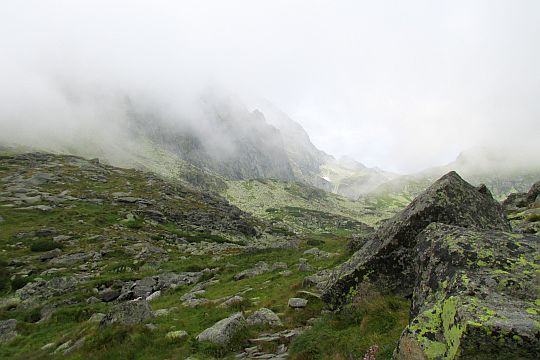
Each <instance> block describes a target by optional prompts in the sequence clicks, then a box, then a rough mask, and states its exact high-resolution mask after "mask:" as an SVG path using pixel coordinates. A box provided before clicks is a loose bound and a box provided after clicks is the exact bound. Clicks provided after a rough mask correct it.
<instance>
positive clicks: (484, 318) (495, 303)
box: [395, 224, 540, 360]
mask: <svg viewBox="0 0 540 360" xmlns="http://www.w3.org/2000/svg"><path fill="white" fill-rule="evenodd" d="M417 240H418V246H417V247H416V248H415V250H416V251H417V253H418V254H419V255H418V258H417V260H416V262H415V274H416V275H415V276H416V279H417V281H416V286H415V289H414V293H413V303H412V307H411V321H410V324H409V326H408V327H407V329H405V331H404V332H403V334H402V339H401V340H400V345H399V346H398V349H397V350H396V353H395V357H396V358H397V359H406V358H407V357H406V355H407V349H409V345H408V344H410V342H411V341H416V342H417V343H418V345H419V346H420V348H421V349H422V353H423V355H424V356H425V358H427V359H449V360H450V359H456V358H460V359H509V358H512V359H514V358H518V359H534V358H537V356H538V351H539V350H538V349H539V346H540V343H539V340H538V339H539V338H540V329H539V328H538V326H537V324H538V322H539V321H540V316H539V313H540V312H539V311H537V309H538V310H540V308H538V306H537V305H536V300H537V299H538V296H539V292H540V291H539V285H538V277H537V274H536V275H535V274H534V271H529V272H527V270H534V269H536V268H537V267H538V260H537V259H536V256H535V255H536V253H537V251H538V244H539V240H540V239H539V238H538V237H536V236H534V235H519V236H518V237H516V236H511V234H509V233H506V232H501V231H478V230H474V229H465V228H461V227H457V226H449V225H443V224H432V225H430V226H428V227H427V228H426V229H425V230H424V231H423V232H422V233H421V234H420V235H419V236H418V239H417ZM516 241H519V242H520V246H515V245H514V243H515V242H516ZM456 246H460V247H461V251H457V249H456ZM488 252H489V253H490V256H489V257H486V258H485V260H484V264H483V266H479V265H478V262H477V259H478V257H479V256H482V255H481V254H486V253H488ZM443 285H446V286H443Z"/></svg>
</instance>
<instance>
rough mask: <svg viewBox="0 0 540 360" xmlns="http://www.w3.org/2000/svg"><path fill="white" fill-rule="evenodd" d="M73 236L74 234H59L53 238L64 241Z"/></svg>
mask: <svg viewBox="0 0 540 360" xmlns="http://www.w3.org/2000/svg"><path fill="white" fill-rule="evenodd" d="M72 238H73V236H69V235H58V236H55V237H53V240H54V241H57V242H63V241H68V240H71V239H72Z"/></svg>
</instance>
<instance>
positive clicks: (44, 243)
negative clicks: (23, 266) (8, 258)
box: [30, 239, 64, 252]
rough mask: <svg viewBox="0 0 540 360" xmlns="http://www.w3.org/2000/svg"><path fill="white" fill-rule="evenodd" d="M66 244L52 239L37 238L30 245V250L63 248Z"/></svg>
mask: <svg viewBox="0 0 540 360" xmlns="http://www.w3.org/2000/svg"><path fill="white" fill-rule="evenodd" d="M63 247H64V246H63V245H62V244H60V243H59V242H56V241H54V240H50V239H41V240H36V241H34V242H33V243H32V244H31V245H30V251H33V252H42V251H50V250H54V249H62V248H63Z"/></svg>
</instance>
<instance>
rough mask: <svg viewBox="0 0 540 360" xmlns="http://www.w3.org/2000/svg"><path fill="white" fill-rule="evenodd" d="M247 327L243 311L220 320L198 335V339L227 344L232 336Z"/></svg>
mask: <svg viewBox="0 0 540 360" xmlns="http://www.w3.org/2000/svg"><path fill="white" fill-rule="evenodd" d="M245 327H246V319H245V318H244V315H242V313H241V312H239V313H236V314H233V315H231V316H229V317H228V318H225V319H223V320H220V321H218V322H217V323H215V324H214V325H213V326H212V327H210V328H208V329H206V330H204V331H203V332H202V333H200V334H199V335H198V336H197V340H198V341H201V342H202V341H208V342H211V343H213V344H216V345H222V346H226V345H227V344H229V342H230V341H231V340H232V338H233V337H234V336H235V335H236V334H237V333H238V332H240V331H242V330H243V329H244V328H245Z"/></svg>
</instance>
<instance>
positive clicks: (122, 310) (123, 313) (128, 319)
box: [100, 300, 154, 326]
mask: <svg viewBox="0 0 540 360" xmlns="http://www.w3.org/2000/svg"><path fill="white" fill-rule="evenodd" d="M152 318H154V312H153V311H152V308H151V307H150V305H149V304H148V302H147V301H146V300H134V301H128V302H125V303H121V304H118V305H116V306H115V307H113V308H112V309H111V311H110V312H109V313H108V314H107V315H106V316H105V317H104V318H103V319H102V320H101V322H100V325H102V326H104V325H110V324H115V323H118V324H123V325H133V324H141V323H143V322H145V321H146V320H149V319H152Z"/></svg>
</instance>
